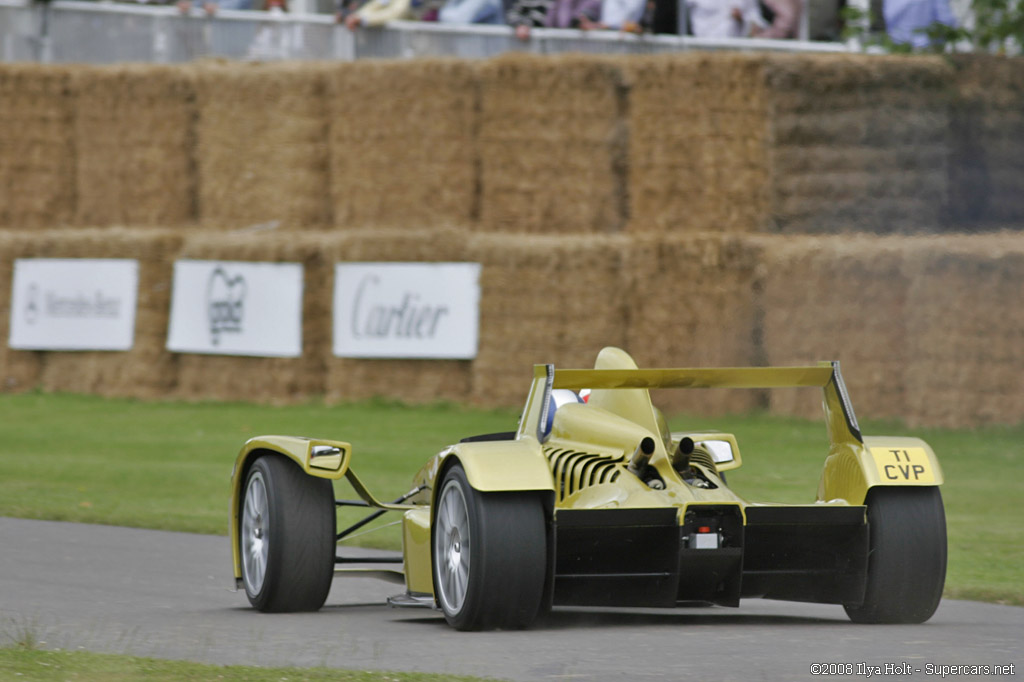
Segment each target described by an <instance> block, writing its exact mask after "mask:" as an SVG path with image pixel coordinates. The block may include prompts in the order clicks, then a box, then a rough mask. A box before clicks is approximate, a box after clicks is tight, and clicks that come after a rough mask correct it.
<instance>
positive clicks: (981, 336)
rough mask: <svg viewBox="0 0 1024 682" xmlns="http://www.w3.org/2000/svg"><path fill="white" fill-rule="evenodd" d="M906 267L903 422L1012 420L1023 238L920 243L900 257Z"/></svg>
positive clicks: (1021, 343) (1016, 416)
mask: <svg viewBox="0 0 1024 682" xmlns="http://www.w3.org/2000/svg"><path fill="white" fill-rule="evenodd" d="M906 270H907V272H908V275H909V277H910V282H911V283H910V287H909V291H908V292H907V307H906V310H907V315H906V317H907V334H906V344H907V355H908V356H909V357H910V358H912V361H911V362H909V363H908V364H907V369H906V404H907V414H906V415H905V416H906V418H907V420H908V421H909V422H910V423H911V424H914V425H928V426H947V427H955V428H962V427H971V426H978V425H982V424H1007V423H1019V422H1020V421H1021V420H1022V419H1024V316H1022V315H1021V314H1020V302H1021V301H1024V238H1022V237H1021V235H1020V234H1003V235H987V236H982V237H973V238H966V237H962V236H958V237H947V238H945V239H943V240H942V241H926V242H923V243H921V244H920V245H919V248H917V249H915V250H914V252H913V253H911V254H909V255H908V262H907V268H906ZM896 415H898V413H895V414H894V416H896ZM900 416H903V415H900Z"/></svg>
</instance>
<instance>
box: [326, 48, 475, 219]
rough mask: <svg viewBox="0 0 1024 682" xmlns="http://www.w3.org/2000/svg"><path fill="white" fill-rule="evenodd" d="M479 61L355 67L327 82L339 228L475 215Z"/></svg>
mask: <svg viewBox="0 0 1024 682" xmlns="http://www.w3.org/2000/svg"><path fill="white" fill-rule="evenodd" d="M478 90H479V86H478V75H477V67H476V63H475V62H468V61H457V60H453V59H423V60H414V61H377V60H361V61H357V62H350V63H347V64H340V65H338V66H337V67H336V68H334V69H333V70H332V71H331V72H330V73H329V75H328V93H327V106H328V110H329V112H330V121H331V126H330V145H329V155H330V169H331V187H330V199H331V204H332V208H333V214H334V224H335V225H336V226H338V227H343V228H349V229H352V228H360V227H373V228H381V227H388V228H396V229H420V228H434V227H442V226H444V225H449V224H457V225H469V224H471V223H472V222H473V221H475V220H476V216H477V212H478V209H477V201H478V197H477V193H478V182H477V149H476V141H477V138H476V136H477V109H478V98H479V92H478Z"/></svg>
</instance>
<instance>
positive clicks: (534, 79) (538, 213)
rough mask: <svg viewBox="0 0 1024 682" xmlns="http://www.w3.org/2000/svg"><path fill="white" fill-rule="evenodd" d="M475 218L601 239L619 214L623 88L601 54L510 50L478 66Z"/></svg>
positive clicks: (492, 226) (495, 228)
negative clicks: (478, 186)
mask: <svg viewBox="0 0 1024 682" xmlns="http://www.w3.org/2000/svg"><path fill="white" fill-rule="evenodd" d="M480 87H481V94H480V141H479V149H480V183H481V190H480V191H481V195H480V201H481V203H480V221H481V227H482V229H483V230H486V231H490V232H531V233H559V234H565V233H607V232H617V231H619V230H620V229H621V228H622V226H623V224H624V222H625V216H626V211H627V207H626V197H625V194H624V192H625V189H626V186H625V173H626V169H625V161H626V133H627V131H626V119H625V107H626V92H625V89H624V82H623V77H622V71H621V69H620V67H619V66H618V63H617V62H616V61H614V60H611V59H607V58H603V57H584V56H578V55H568V56H557V57H556V56H543V57H539V56H531V55H526V54H514V55H512V54H510V55H506V56H503V57H498V58H495V59H492V60H489V61H487V62H485V63H484V65H483V66H482V67H481V70H480Z"/></svg>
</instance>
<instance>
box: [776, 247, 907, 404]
mask: <svg viewBox="0 0 1024 682" xmlns="http://www.w3.org/2000/svg"><path fill="white" fill-rule="evenodd" d="M920 243H921V242H920V240H916V239H908V238H885V239H880V238H871V237H866V236H861V237H857V238H849V237H843V238H834V237H826V236H823V237H799V238H798V237H786V238H763V239H762V246H763V248H764V255H763V259H764V269H763V275H762V279H761V282H760V285H759V286H760V288H761V294H760V299H759V305H760V308H761V316H762V320H761V330H762V331H761V336H762V343H763V352H764V360H765V364H767V365H804V364H813V363H814V362H817V361H819V360H839V361H840V364H841V366H842V371H843V379H844V380H845V382H846V386H847V389H848V390H849V392H850V397H851V400H852V402H853V406H854V410H855V411H856V414H857V415H858V416H863V417H893V416H905V415H906V414H907V409H908V407H907V392H906V387H905V382H906V376H905V373H906V370H907V367H908V366H909V365H910V364H911V363H913V362H915V358H914V356H913V355H912V353H911V352H910V351H911V349H910V347H909V346H908V343H907V335H908V334H909V333H910V330H911V327H910V326H909V325H910V323H909V322H908V320H907V295H908V289H909V287H910V280H909V277H908V275H907V274H906V272H905V267H904V261H905V259H906V254H907V252H908V251H910V250H912V249H913V248H915V247H916V246H917V245H919V244H920ZM770 394H771V396H770V409H771V411H772V412H773V413H775V414H782V415H790V416H799V417H807V418H815V419H816V418H820V417H821V415H822V408H821V390H820V389H817V388H814V389H810V388H809V389H776V390H773V391H771V392H770Z"/></svg>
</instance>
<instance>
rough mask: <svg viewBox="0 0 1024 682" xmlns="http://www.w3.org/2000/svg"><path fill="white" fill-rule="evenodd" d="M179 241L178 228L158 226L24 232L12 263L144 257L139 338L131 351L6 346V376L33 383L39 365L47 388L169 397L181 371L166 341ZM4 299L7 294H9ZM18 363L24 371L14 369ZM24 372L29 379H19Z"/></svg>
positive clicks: (23, 384) (138, 307) (18, 382)
mask: <svg viewBox="0 0 1024 682" xmlns="http://www.w3.org/2000/svg"><path fill="white" fill-rule="evenodd" d="M180 243H181V237H180V236H179V235H178V234H177V233H175V232H173V231H169V230H157V229H152V228H149V229H145V228H105V229H93V228H82V229H74V230H67V229H63V230H37V231H33V232H32V234H31V235H21V236H18V237H17V238H16V242H15V243H14V244H12V245H11V251H10V252H9V254H10V255H9V259H8V258H5V259H4V260H5V261H8V260H9V262H13V261H14V260H15V259H17V258H130V259H135V260H138V262H139V283H138V299H137V304H136V311H135V340H134V345H133V346H132V348H131V350H128V351H123V352H122V351H117V352H115V351H13V350H10V349H8V350H7V354H8V369H7V380H8V381H10V380H11V379H12V377H13V378H14V380H15V382H16V385H17V387H28V385H29V384H30V383H31V382H32V380H34V378H35V376H36V375H37V371H36V365H38V385H39V386H40V387H41V388H43V389H44V390H47V391H65V392H72V393H88V394H94V395H103V396H119V397H133V398H160V397H165V396H167V395H168V394H169V392H170V391H171V389H172V388H173V386H174V383H175V379H176V376H177V367H176V364H175V362H174V358H173V357H172V355H171V354H170V353H168V352H167V351H166V350H165V348H164V344H165V342H166V339H167V315H168V309H169V306H170V284H171V262H172V259H173V257H174V255H175V254H176V253H177V250H178V247H179V245H180ZM8 281H9V280H8ZM4 298H5V300H6V299H9V293H8V295H7V296H5V297H4ZM6 320H9V315H7V316H5V324H6V323H7V322H6ZM5 339H6V336H5ZM30 356H34V357H31V358H30ZM19 362H20V363H21V369H20V370H17V369H12V368H13V367H14V366H15V364H17V363H19ZM19 373H20V374H19ZM19 376H23V377H25V378H24V379H19V378H18V377H19Z"/></svg>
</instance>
